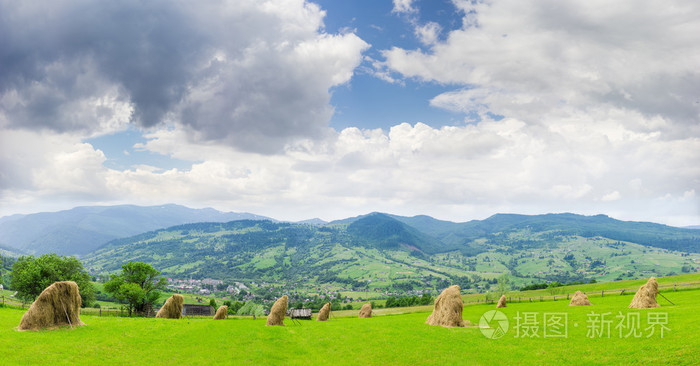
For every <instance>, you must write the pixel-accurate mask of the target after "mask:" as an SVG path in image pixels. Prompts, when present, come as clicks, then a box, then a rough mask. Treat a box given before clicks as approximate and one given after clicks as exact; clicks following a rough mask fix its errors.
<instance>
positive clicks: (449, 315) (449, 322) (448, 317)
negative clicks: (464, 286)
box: [425, 285, 468, 327]
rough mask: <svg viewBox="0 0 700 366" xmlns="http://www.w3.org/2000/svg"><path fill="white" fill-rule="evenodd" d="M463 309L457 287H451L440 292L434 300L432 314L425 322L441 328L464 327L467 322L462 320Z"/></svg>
mask: <svg viewBox="0 0 700 366" xmlns="http://www.w3.org/2000/svg"><path fill="white" fill-rule="evenodd" d="M463 307H464V305H463V304H462V296H460V294H459V286H457V285H452V286H450V287H448V288H446V289H445V290H444V291H442V293H441V294H440V296H438V297H437V299H435V308H434V309H433V313H432V314H430V316H429V317H428V320H426V321H425V322H426V323H427V324H430V325H439V326H442V327H464V326H466V325H467V324H468V322H465V321H464V320H463V319H462V309H463Z"/></svg>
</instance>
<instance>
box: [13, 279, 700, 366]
mask: <svg viewBox="0 0 700 366" xmlns="http://www.w3.org/2000/svg"><path fill="white" fill-rule="evenodd" d="M665 295H666V297H668V298H669V299H670V300H672V301H673V302H674V303H675V304H676V305H673V306H672V305H670V304H668V303H665V302H664V300H663V299H659V303H660V304H661V305H662V306H661V307H660V308H656V309H647V310H638V309H627V305H628V304H629V302H630V300H631V299H632V296H631V294H629V295H622V296H620V295H617V296H606V297H602V298H600V297H599V298H592V299H591V302H592V303H593V305H594V306H592V307H577V308H571V307H568V306H567V305H568V302H567V301H565V300H562V301H546V302H533V303H529V302H528V303H518V304H516V303H512V304H510V305H509V306H508V307H507V308H505V309H500V310H501V311H502V312H503V314H505V316H506V318H507V319H508V321H509V323H510V324H509V325H510V329H509V330H508V331H507V332H506V334H505V335H504V336H503V337H502V338H500V339H489V338H487V337H485V336H484V335H483V334H482V331H481V329H479V328H476V327H474V328H452V329H448V328H442V327H433V326H429V325H426V324H425V319H426V318H427V316H428V315H429V311H430V307H416V308H403V309H401V308H397V309H380V310H377V311H376V315H377V316H375V317H374V318H372V319H357V318H355V316H356V311H352V312H351V311H344V312H340V311H339V312H334V315H335V316H334V317H333V318H332V319H331V321H329V322H316V321H302V322H301V323H300V325H299V324H294V323H293V322H292V321H291V320H289V319H287V320H286V324H287V326H286V327H265V326H264V324H265V319H263V318H258V319H257V320H253V319H241V318H231V319H227V320H223V321H213V320H210V319H208V318H194V319H180V320H165V319H153V318H118V317H96V316H89V315H83V316H82V317H81V318H82V320H83V321H84V322H85V323H86V324H87V326H85V327H79V328H76V329H73V330H71V329H68V328H62V329H58V330H49V331H38V332H31V331H29V332H18V331H17V330H16V327H17V325H18V324H19V320H20V318H21V317H22V314H23V311H22V310H18V309H13V308H7V307H5V308H0V345H1V346H2V349H3V358H2V359H3V364H7V365H15V364H17V365H24V364H27V365H35V364H106V365H111V364H119V365H143V364H153V365H160V364H181V365H188V364H202V363H210V364H361V365H367V364H374V365H376V364H411V365H412V364H483V365H489V364H503V365H511V364H538V365H539V364H571V365H579V364H601V365H602V364H632V365H635V364H640V365H641V364H649V363H651V364H688V365H692V364H698V363H700V352H698V350H700V333H699V332H698V329H700V290H689V291H678V292H667V293H666V294H665ZM490 310H495V306H494V305H493V304H481V305H467V306H465V307H464V314H463V315H464V318H465V319H467V320H470V321H471V322H473V323H477V324H478V322H479V320H480V318H481V317H482V315H484V313H486V312H487V311H490ZM406 311H409V312H407V313H404V314H398V313H402V312H406ZM526 312H527V313H530V314H536V315H535V316H536V317H537V320H538V326H539V329H538V331H537V332H536V333H537V334H538V335H539V337H536V338H530V337H518V338H516V337H515V336H516V329H515V325H516V316H517V315H518V314H520V316H521V318H522V317H524V315H525V314H524V313H526ZM545 313H555V314H560V315H561V314H566V316H567V317H568V318H567V321H566V322H564V323H565V324H566V327H565V329H566V330H567V337H561V338H554V337H545V336H544V329H543V327H544V325H545V324H544V321H543V320H542V318H543V317H544V314H545ZM649 313H656V314H665V315H664V316H666V317H667V321H666V322H665V323H664V326H665V327H666V328H667V330H666V331H665V332H664V335H663V337H661V336H660V334H659V330H660V326H655V327H652V328H653V329H654V330H655V332H654V334H652V335H651V336H649V337H647V335H648V332H647V331H646V330H645V328H647V327H648V326H649V324H650V323H649V322H648V318H647V317H648V315H649ZM591 314H593V315H591ZM596 314H597V315H596ZM602 314H606V315H602ZM620 314H621V315H622V316H623V317H628V316H631V317H634V316H635V315H636V314H638V315H639V317H640V319H641V320H640V330H641V331H642V334H641V335H640V337H635V336H629V337H624V336H622V337H621V336H620V335H619V334H618V332H619V329H618V328H616V327H617V326H618V323H619V320H618V319H617V318H616V316H618V315H620ZM627 314H632V315H627ZM600 316H605V317H607V318H606V319H611V320H612V323H611V324H610V332H609V333H607V332H603V336H602V337H598V336H595V337H593V338H591V337H589V335H588V334H587V333H588V332H589V331H590V330H591V329H594V328H590V327H589V325H590V321H592V320H591V319H596V317H598V319H600V318H599V317H600ZM624 319H626V318H624ZM521 329H523V328H521ZM531 329H532V328H531ZM595 329H598V330H600V327H596V328H595ZM559 330H561V328H560V329H559ZM603 330H604V328H603ZM607 335H609V338H608V336H607Z"/></svg>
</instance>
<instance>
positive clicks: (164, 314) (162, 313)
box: [156, 294, 185, 319]
mask: <svg viewBox="0 0 700 366" xmlns="http://www.w3.org/2000/svg"><path fill="white" fill-rule="evenodd" d="M184 303H185V298H184V297H183V296H182V295H178V294H175V295H173V296H170V298H168V300H166V301H165V304H164V305H163V307H162V308H160V310H158V313H156V318H167V319H180V318H182V304H184Z"/></svg>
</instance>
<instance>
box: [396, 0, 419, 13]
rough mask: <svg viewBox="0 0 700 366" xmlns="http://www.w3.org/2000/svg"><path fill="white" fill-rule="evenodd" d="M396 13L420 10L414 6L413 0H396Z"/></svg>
mask: <svg viewBox="0 0 700 366" xmlns="http://www.w3.org/2000/svg"><path fill="white" fill-rule="evenodd" d="M391 11H392V12H394V13H415V12H417V11H418V10H417V9H416V8H415V7H413V0H394V8H393V9H392V10H391Z"/></svg>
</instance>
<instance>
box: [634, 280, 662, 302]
mask: <svg viewBox="0 0 700 366" xmlns="http://www.w3.org/2000/svg"><path fill="white" fill-rule="evenodd" d="M658 293H659V283H658V282H656V277H651V278H649V281H647V283H645V284H644V285H642V287H640V288H639V290H638V291H637V293H636V294H634V298H633V299H632V302H631V303H630V306H629V307H630V308H632V309H648V308H655V307H658V306H659V304H658V303H657V302H656V295H657V294H658Z"/></svg>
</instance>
